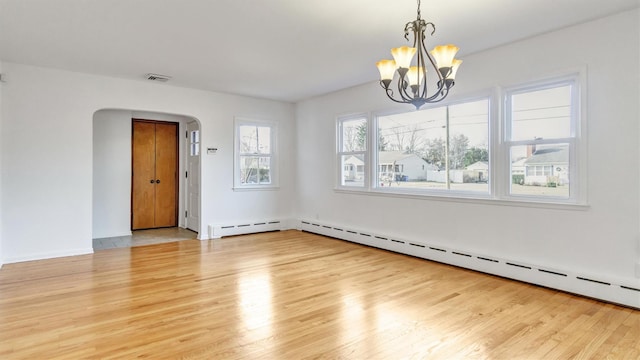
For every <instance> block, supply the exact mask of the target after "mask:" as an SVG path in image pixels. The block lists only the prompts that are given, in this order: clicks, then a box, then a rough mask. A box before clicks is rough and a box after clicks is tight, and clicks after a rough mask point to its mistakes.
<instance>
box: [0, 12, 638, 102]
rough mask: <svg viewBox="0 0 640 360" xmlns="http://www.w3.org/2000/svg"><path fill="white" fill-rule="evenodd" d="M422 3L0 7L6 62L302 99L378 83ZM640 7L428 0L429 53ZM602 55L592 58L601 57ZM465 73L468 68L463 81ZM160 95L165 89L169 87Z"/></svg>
mask: <svg viewBox="0 0 640 360" xmlns="http://www.w3.org/2000/svg"><path fill="white" fill-rule="evenodd" d="M416 6H417V5H416V1H414V0H55V1H54V0H0V59H1V60H4V61H10V62H17V63H23V64H31V65H38V66H45V67H53V68H60V69H67V70H72V71H79V72H87V73H94V74H102V75H108V76H115V77H122V78H131V79H140V80H141V81H147V80H144V79H143V76H144V74H146V73H150V72H151V73H158V74H164V75H170V76H172V77H173V79H172V80H171V81H170V82H169V83H168V84H171V85H176V86H184V87H191V88H197V89H205V90H212V91H221V92H228V93H235V94H242V95H248V96H255V97H261V98H269V99H276V100H284V101H291V102H294V101H297V100H301V99H305V98H308V97H312V96H315V95H320V94H323V93H327V92H331V91H335V90H338V89H343V88H347V87H351V86H354V85H358V84H362V83H365V82H369V81H374V80H377V78H378V72H377V69H376V68H375V62H376V61H378V60H379V59H382V58H390V55H389V49H390V48H391V47H395V46H399V45H405V44H406V42H405V40H404V38H403V35H404V33H403V30H404V24H405V23H406V22H408V21H412V20H414V19H415V16H416ZM639 6H640V0H446V1H445V0H423V1H422V6H421V8H422V18H424V19H425V20H427V21H432V22H434V23H435V25H436V27H437V31H436V33H435V35H434V37H433V40H430V42H429V44H428V45H427V46H430V47H431V46H432V45H435V44H444V43H453V44H456V45H458V46H459V47H460V48H461V50H460V52H459V54H458V57H459V58H462V59H464V57H465V55H466V54H470V53H474V52H478V51H481V50H484V49H487V48H491V47H494V46H498V45H501V44H505V43H509V42H513V41H516V40H518V39H522V38H526V37H530V36H533V35H536V34H540V33H544V32H548V31H551V30H554V29H558V28H562V27H566V26H570V25H573V24H577V23H580V22H585V21H588V20H592V19H595V18H598V17H603V16H606V15H610V14H614V13H617V12H621V11H625V10H629V9H632V8H636V7H639ZM601 50H602V49H594V51H601ZM463 74H464V65H463V67H462V68H461V70H460V73H459V76H458V78H462V77H463ZM159 86H163V85H160V84H159Z"/></svg>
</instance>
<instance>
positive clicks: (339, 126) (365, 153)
mask: <svg viewBox="0 0 640 360" xmlns="http://www.w3.org/2000/svg"><path fill="white" fill-rule="evenodd" d="M354 120H364V121H365V124H366V129H367V135H366V138H365V144H364V146H365V148H364V150H361V151H343V150H342V145H343V141H344V139H343V138H342V136H343V124H344V123H345V122H349V121H354ZM370 124H371V120H370V116H369V114H366V113H358V114H349V115H342V116H339V117H338V118H337V119H336V149H335V150H336V158H335V159H336V166H334V169H337V173H336V176H335V179H336V186H335V187H336V188H337V189H343V190H349V191H367V190H368V189H369V186H370V181H371V177H370V174H369V172H370V171H369V167H370V165H369V159H370V156H369V149H371V140H370V138H371V136H370V135H369V134H370V133H371V126H370ZM349 155H352V156H358V155H360V156H362V158H363V159H364V164H363V176H364V179H363V185H362V186H347V185H343V182H342V181H343V179H342V176H343V165H342V157H343V156H349ZM356 171H357V167H356Z"/></svg>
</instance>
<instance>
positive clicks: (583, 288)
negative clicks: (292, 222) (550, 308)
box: [297, 219, 640, 309]
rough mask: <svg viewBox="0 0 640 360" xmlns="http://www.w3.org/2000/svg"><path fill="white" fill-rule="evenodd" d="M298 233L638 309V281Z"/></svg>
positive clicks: (320, 228) (350, 235)
mask: <svg viewBox="0 0 640 360" xmlns="http://www.w3.org/2000/svg"><path fill="white" fill-rule="evenodd" d="M297 227H298V229H299V230H303V231H307V232H311V233H315V234H320V235H325V236H329V237H333V238H337V239H341V240H346V241H351V242H355V243H358V244H363V245H368V246H373V247H377V248H380V249H385V250H390V251H394V252H398V253H402V254H406V255H411V256H416V257H419V258H423V259H427V260H433V261H437V262H441V263H445V264H449V265H454V266H459V267H462V268H466V269H472V270H476V271H480V272H484V273H488V274H493V275H498V276H502V277H506V278H510V279H515V280H519V281H524V282H527V283H531V284H536V285H541V286H545V287H549V288H553V289H557V290H562V291H566V292H570V293H574V294H579V295H583V296H587V297H591V298H595V299H599V300H604V301H607V302H612V303H616V304H621V305H625V306H630V307H634V308H637V309H640V280H637V279H619V278H611V277H606V276H602V275H598V274H587V273H582V272H575V271H571V270H567V269H563V268H561V267H557V268H556V267H548V266H541V265H536V264H530V263H525V262H522V261H517V260H511V259H504V258H500V257H496V256H492V255H489V254H478V253H475V252H472V251H467V250H465V249H452V248H448V247H445V246H441V245H437V244H430V243H428V242H425V241H423V240H415V239H414V240H408V239H401V238H398V237H394V236H388V235H381V234H375V233H372V232H369V231H361V230H357V229H351V228H346V227H343V226H339V225H331V224H327V223H321V222H318V221H314V220H304V219H303V220H300V221H299V223H298V226H297Z"/></svg>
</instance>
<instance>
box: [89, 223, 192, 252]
mask: <svg viewBox="0 0 640 360" xmlns="http://www.w3.org/2000/svg"><path fill="white" fill-rule="evenodd" d="M197 236H198V234H197V233H196V232H194V231H191V230H188V229H183V228H180V227H173V228H163V229H149V230H136V231H133V232H132V235H129V236H116V237H109V238H101V239H93V250H94V251H97V250H105V249H113V248H119V247H134V246H142V245H150V244H158V243H164V242H172V241H178V240H187V239H195V238H196V237H197Z"/></svg>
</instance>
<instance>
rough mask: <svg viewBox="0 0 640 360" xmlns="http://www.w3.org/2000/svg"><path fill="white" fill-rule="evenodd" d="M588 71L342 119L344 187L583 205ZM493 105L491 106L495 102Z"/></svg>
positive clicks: (340, 142)
mask: <svg viewBox="0 0 640 360" xmlns="http://www.w3.org/2000/svg"><path fill="white" fill-rule="evenodd" d="M583 80H584V73H578V74H575V75H570V76H565V77H558V78H555V79H551V80H547V81H544V82H537V83H535V84H534V83H532V84H527V85H521V86H515V87H512V88H509V89H506V90H504V91H501V92H502V94H503V95H502V102H503V104H504V107H503V108H500V109H499V107H498V106H495V105H496V104H498V102H499V101H498V95H497V94H499V93H500V92H499V91H496V92H494V95H487V96H484V97H479V98H478V97H476V98H475V99H469V100H466V101H458V102H451V103H443V104H442V105H433V106H432V107H429V108H426V109H424V110H417V111H412V110H409V111H407V112H403V113H391V114H390V113H384V114H379V115H376V116H373V117H372V118H371V119H370V118H369V116H367V115H360V116H350V117H344V118H339V119H338V131H337V163H338V164H339V165H338V167H337V170H338V173H339V175H338V176H339V181H338V184H339V185H338V188H339V189H342V190H347V191H348V190H359V191H368V192H376V193H383V194H388V195H390V196H395V195H402V196H439V197H456V198H470V199H474V198H476V199H482V200H501V201H505V202H513V201H518V202H528V203H541V204H577V205H583V204H584V201H585V198H586V193H585V189H586V185H585V177H586V166H585V159H584V158H583V157H581V156H580V154H581V153H582V154H583V153H584V149H583V148H584V147H585V144H584V143H583V142H581V137H582V136H581V134H582V133H583V130H584V127H583V124H582V122H583V117H582V116H581V111H580V109H581V105H580V104H581V99H582V97H583V96H584V92H583V91H581V89H580V84H581V83H582V82H583ZM492 105H493V106H492Z"/></svg>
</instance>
